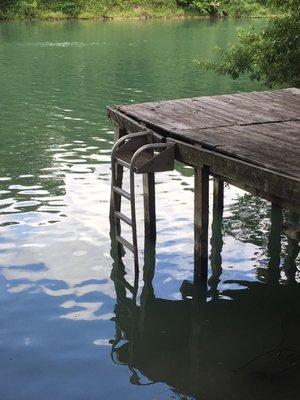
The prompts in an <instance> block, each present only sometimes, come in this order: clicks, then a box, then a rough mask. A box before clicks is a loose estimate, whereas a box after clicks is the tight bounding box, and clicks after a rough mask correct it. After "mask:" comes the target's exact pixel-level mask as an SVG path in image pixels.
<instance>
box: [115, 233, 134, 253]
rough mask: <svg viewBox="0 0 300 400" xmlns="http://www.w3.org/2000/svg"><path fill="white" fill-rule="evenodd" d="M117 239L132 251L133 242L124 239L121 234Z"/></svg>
mask: <svg viewBox="0 0 300 400" xmlns="http://www.w3.org/2000/svg"><path fill="white" fill-rule="evenodd" d="M117 241H118V242H119V243H121V244H122V245H123V246H125V247H127V249H129V250H130V251H132V252H133V253H134V246H133V244H131V243H129V242H128V241H127V240H126V239H124V238H123V237H122V236H117Z"/></svg>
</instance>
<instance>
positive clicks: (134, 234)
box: [130, 166, 139, 293]
mask: <svg viewBox="0 0 300 400" xmlns="http://www.w3.org/2000/svg"><path fill="white" fill-rule="evenodd" d="M130 194H131V199H130V205H131V221H132V243H133V257H134V288H135V292H136V293H137V289H138V284H139V254H138V243H137V227H136V209H135V179H134V168H133V167H132V166H130Z"/></svg>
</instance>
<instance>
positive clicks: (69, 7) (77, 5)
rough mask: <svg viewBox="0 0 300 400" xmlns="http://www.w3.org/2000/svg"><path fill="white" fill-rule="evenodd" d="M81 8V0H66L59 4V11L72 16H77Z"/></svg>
mask: <svg viewBox="0 0 300 400" xmlns="http://www.w3.org/2000/svg"><path fill="white" fill-rule="evenodd" d="M82 8H83V2H82V1H81V0H73V1H66V2H64V3H63V4H62V5H61V11H62V12H63V13H64V14H65V15H67V16H69V17H72V18H75V17H78V15H79V14H80V12H81V11H82Z"/></svg>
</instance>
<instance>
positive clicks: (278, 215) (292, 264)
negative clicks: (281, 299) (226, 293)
mask: <svg viewBox="0 0 300 400" xmlns="http://www.w3.org/2000/svg"><path fill="white" fill-rule="evenodd" d="M227 213H228V214H229V215H227V216H226V217H225V218H224V220H223V233H224V235H227V236H232V237H234V238H235V239H237V240H239V241H241V242H246V243H252V244H254V245H256V246H258V247H259V248H260V251H259V252H257V253H256V267H257V276H258V279H259V280H261V281H267V280H268V281H270V280H271V279H273V280H274V281H278V279H279V278H280V277H281V278H282V279H284V280H286V281H288V282H289V281H291V280H293V279H294V278H295V277H296V279H298V273H297V267H298V268H299V266H300V261H299V259H297V256H298V253H299V246H298V242H297V241H296V240H294V239H290V238H287V237H286V236H285V235H283V234H282V233H281V228H282V223H283V221H284V220H286V221H293V222H297V221H298V216H297V215H295V214H293V213H291V212H289V211H283V212H282V210H281V209H280V207H276V206H275V205H273V206H271V204H270V203H269V202H267V201H266V200H263V199H261V198H259V197H256V196H253V195H251V194H249V193H246V194H244V195H242V196H239V197H238V198H237V199H236V201H235V202H234V203H232V204H230V205H229V206H228V207H227ZM280 269H281V270H282V272H283V273H284V274H283V275H282V274H281V273H280Z"/></svg>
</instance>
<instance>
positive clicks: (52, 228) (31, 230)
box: [1, 141, 255, 319]
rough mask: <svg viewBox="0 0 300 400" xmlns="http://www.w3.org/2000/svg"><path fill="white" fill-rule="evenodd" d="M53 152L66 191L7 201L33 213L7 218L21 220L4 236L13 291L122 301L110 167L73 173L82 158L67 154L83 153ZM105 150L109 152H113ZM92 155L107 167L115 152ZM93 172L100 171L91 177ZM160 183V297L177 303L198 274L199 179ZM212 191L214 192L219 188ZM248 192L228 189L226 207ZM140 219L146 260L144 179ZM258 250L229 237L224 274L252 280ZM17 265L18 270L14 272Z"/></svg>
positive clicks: (175, 176) (175, 177)
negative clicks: (114, 281) (112, 236)
mask: <svg viewBox="0 0 300 400" xmlns="http://www.w3.org/2000/svg"><path fill="white" fill-rule="evenodd" d="M79 144H80V145H81V146H82V147H80V148H79V149H82V150H84V151H83V152H82V153H83V154H85V153H86V152H87V146H86V144H84V143H78V141H77V142H76V143H74V146H76V145H77V146H78V145H79ZM49 150H55V151H53V152H51V153H52V154H53V164H54V165H55V166H53V167H45V168H44V170H47V171H49V172H52V173H55V172H57V170H63V171H64V176H63V177H62V182H63V185H62V186H63V188H64V192H65V194H64V195H61V196H49V194H48V193H45V195H44V193H41V196H40V197H36V195H37V193H35V189H39V190H40V186H38V185H36V186H31V189H32V193H31V196H32V198H33V199H35V200H31V201H30V200H28V202H27V203H26V202H24V201H23V202H22V201H19V202H17V201H16V202H13V204H11V203H10V201H9V200H8V199H6V203H7V205H10V207H11V208H9V210H10V211H11V212H12V211H13V210H14V211H20V209H21V211H22V207H24V209H25V211H23V212H22V213H20V214H19V217H17V215H18V214H15V215H14V214H9V216H8V217H7V220H6V221H3V222H8V221H9V220H10V219H13V220H15V221H16V222H17V223H18V224H17V225H14V226H8V227H6V228H3V232H2V234H3V238H4V244H2V250H4V253H3V254H2V257H1V265H2V267H3V275H4V277H5V278H6V279H7V280H8V281H10V284H9V286H10V287H9V292H10V293H13V292H21V291H22V290H25V291H28V290H30V288H32V290H39V291H42V292H43V293H45V294H47V295H49V296H73V298H74V297H75V298H78V297H81V296H83V295H85V294H87V293H93V292H97V291H99V292H101V293H102V294H104V295H107V296H109V297H111V298H114V297H115V293H114V289H113V287H112V285H111V283H110V280H109V273H110V268H111V258H110V255H109V252H110V241H109V224H108V213H109V198H110V184H109V174H110V168H109V164H88V165H86V166H85V165H82V164H78V165H77V167H76V169H75V166H74V165H72V166H71V168H69V165H68V163H71V164H72V163H73V162H74V160H73V159H71V160H68V159H65V158H61V155H63V157H65V156H66V154H68V156H73V155H74V150H75V149H72V150H71V151H68V152H61V150H60V147H59V148H54V149H49ZM94 150H95V149H94V146H90V148H89V151H90V152H91V151H94ZM104 152H105V153H106V152H107V153H108V151H107V150H105V149H104ZM89 157H90V158H92V159H97V157H98V158H99V159H98V160H97V161H102V162H103V161H104V159H105V161H108V160H109V154H107V155H101V154H99V155H98V154H91V155H89ZM80 160H81V161H82V156H81V158H78V161H80ZM74 169H75V171H74ZM91 169H92V170H93V171H94V172H93V173H91V172H90V171H91ZM156 182H157V184H156V199H157V231H158V240H157V273H156V277H155V281H156V285H157V287H158V288H157V289H158V291H159V292H162V293H163V292H165V286H167V287H168V289H167V293H168V292H170V293H169V295H170V296H171V298H174V297H177V296H178V295H179V286H180V283H181V282H182V281H183V280H184V279H187V278H190V277H191V276H192V273H193V272H192V271H193V235H194V233H193V191H192V189H193V177H192V176H183V175H182V174H181V173H180V172H178V171H173V172H170V173H163V174H157V177H156ZM126 186H128V176H127V175H125V177H124V187H126ZM25 187H26V188H27V189H28V187H27V186H25V185H13V187H12V185H11V186H10V189H11V190H12V189H14V190H19V191H21V192H24V189H25ZM210 192H211V195H212V187H211V191H210ZM241 193H243V192H242V191H241V190H239V189H236V188H231V189H227V190H226V191H225V203H231V202H232V200H233V199H234V198H235V197H236V196H238V195H240V194H241ZM37 199H40V200H37ZM210 200H212V199H210ZM24 203H25V204H24ZM45 204H46V205H45ZM3 205H5V201H4V203H3ZM26 206H28V207H29V206H32V207H36V208H37V210H36V211H31V212H26ZM124 210H125V211H124V212H125V213H127V214H128V215H129V212H130V208H129V204H127V207H126V203H125V207H124ZM51 211H52V212H53V213H54V214H53V213H52V212H51ZM137 220H138V234H139V248H140V257H142V255H143V245H144V243H143V210H142V184H141V177H138V179H137ZM124 232H125V236H126V234H130V230H129V229H128V230H127V231H126V230H125V231H124ZM254 251H255V248H254V246H253V245H249V244H243V243H239V242H237V241H236V240H234V239H233V238H230V237H227V238H226V240H225V244H224V249H223V269H224V270H225V272H224V277H226V278H229V277H230V279H238V278H240V279H241V278H242V275H243V274H244V273H245V272H247V276H248V275H249V274H248V272H249V271H251V269H252V267H251V263H249V260H250V259H251V257H252V255H253V252H254ZM132 261H133V260H132V255H131V254H127V255H126V265H127V266H128V268H127V272H128V276H127V278H128V280H129V281H130V280H133V268H132V265H133V263H132ZM141 261H142V260H141ZM36 263H39V264H41V265H44V268H42V269H32V268H30V266H31V265H33V264H36ZM12 265H13V266H18V268H11V267H9V266H12ZM141 265H142V264H141ZM227 269H228V271H229V272H228V273H227V272H226V271H227ZM233 269H234V270H233ZM250 275H251V274H250ZM92 279H97V280H98V281H101V283H97V284H92V285H91V284H86V285H84V286H83V287H78V286H77V285H78V284H80V283H81V282H89V281H90V280H92ZM248 279H249V276H248ZM250 279H251V276H250ZM252 279H253V277H252ZM20 281H21V282H20ZM45 281H46V282H45ZM52 281H55V282H62V283H64V286H65V285H66V286H65V287H63V288H62V287H58V288H57V287H54V288H53V287H51V282H52ZM14 282H15V283H14ZM47 282H48V283H47ZM176 282H177V283H176ZM49 283H50V286H49ZM170 285H171V286H172V288H170V287H169V286H170ZM70 301H71V300H70ZM72 301H74V300H72ZM91 304H92V303H91ZM81 306H83V304H81ZM84 308H85V311H84V312H83V311H82V312H80V313H77V314H76V315H77V317H76V318H77V319H80V318H81V317H82V318H83V319H86V318H90V319H91V318H96V316H95V315H94V313H95V310H94V307H92V306H91V307H86V304H85V307H84ZM97 309H98V308H97ZM87 314H89V317H87ZM68 315H69V313H68ZM72 315H73V314H72ZM92 315H94V316H93V317H92ZM98 318H99V316H98V317H97V319H98Z"/></svg>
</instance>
